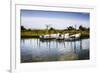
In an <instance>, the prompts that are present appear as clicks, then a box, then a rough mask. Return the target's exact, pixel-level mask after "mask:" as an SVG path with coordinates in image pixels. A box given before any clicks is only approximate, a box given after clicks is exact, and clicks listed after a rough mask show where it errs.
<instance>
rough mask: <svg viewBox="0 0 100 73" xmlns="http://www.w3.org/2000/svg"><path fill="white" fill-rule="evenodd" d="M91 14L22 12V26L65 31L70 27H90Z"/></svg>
mask: <svg viewBox="0 0 100 73" xmlns="http://www.w3.org/2000/svg"><path fill="white" fill-rule="evenodd" d="M89 19H90V15H89V13H83V12H81V13H79V12H57V11H40V10H21V25H23V26H24V27H25V28H31V29H45V28H46V25H50V27H53V28H55V29H65V28H67V27H68V26H73V27H74V26H75V25H76V27H77V28H78V27H79V26H80V25H82V26H84V27H89Z"/></svg>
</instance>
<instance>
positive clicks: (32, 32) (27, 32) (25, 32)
mask: <svg viewBox="0 0 100 73" xmlns="http://www.w3.org/2000/svg"><path fill="white" fill-rule="evenodd" d="M57 33H60V34H65V33H69V34H70V35H72V34H76V33H81V38H89V36H90V34H89V33H90V29H89V28H86V27H83V26H79V28H78V29H75V28H74V27H72V26H69V27H68V28H66V29H62V30H60V29H54V28H53V27H51V28H49V29H48V27H47V28H46V29H26V28H25V27H23V26H21V38H39V36H42V35H46V34H57Z"/></svg>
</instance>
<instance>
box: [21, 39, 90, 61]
mask: <svg viewBox="0 0 100 73" xmlns="http://www.w3.org/2000/svg"><path fill="white" fill-rule="evenodd" d="M89 42H90V40H89V39H82V40H78V41H57V40H51V41H41V40H40V39H21V62H22V63H24V62H44V61H68V60H87V59H89V48H90V46H89V44H90V43H89Z"/></svg>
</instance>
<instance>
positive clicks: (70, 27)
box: [67, 26, 75, 30]
mask: <svg viewBox="0 0 100 73" xmlns="http://www.w3.org/2000/svg"><path fill="white" fill-rule="evenodd" d="M67 29H68V30H74V29H75V28H74V27H73V26H69V27H68V28H67Z"/></svg>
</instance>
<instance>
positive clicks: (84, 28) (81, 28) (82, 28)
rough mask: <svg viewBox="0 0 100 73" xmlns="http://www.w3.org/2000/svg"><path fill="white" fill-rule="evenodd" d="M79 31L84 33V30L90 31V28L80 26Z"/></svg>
mask: <svg viewBox="0 0 100 73" xmlns="http://www.w3.org/2000/svg"><path fill="white" fill-rule="evenodd" d="M79 30H83V31H84V30H88V28H86V27H83V26H82V25H80V26H79Z"/></svg>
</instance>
